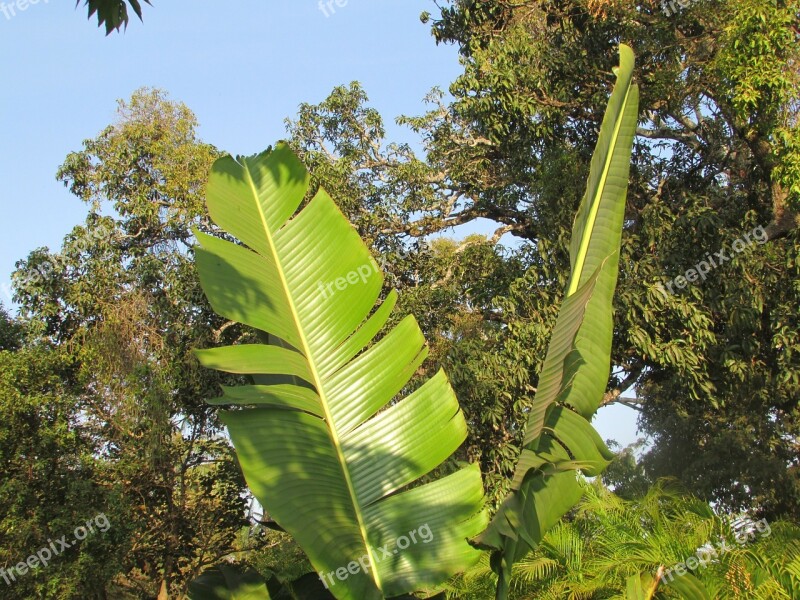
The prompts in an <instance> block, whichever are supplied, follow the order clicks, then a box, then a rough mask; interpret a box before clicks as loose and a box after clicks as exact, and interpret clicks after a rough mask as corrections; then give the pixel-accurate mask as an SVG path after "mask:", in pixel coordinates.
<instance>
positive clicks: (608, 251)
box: [476, 45, 638, 598]
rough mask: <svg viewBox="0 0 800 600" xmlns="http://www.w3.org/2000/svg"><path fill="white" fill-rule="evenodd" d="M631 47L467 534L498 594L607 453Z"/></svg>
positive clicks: (631, 109)
mask: <svg viewBox="0 0 800 600" xmlns="http://www.w3.org/2000/svg"><path fill="white" fill-rule="evenodd" d="M633 62H634V59H633V52H632V51H631V49H630V48H628V47H627V46H625V45H620V66H619V68H618V69H617V70H616V73H617V83H616V85H615V87H614V91H613V93H612V95H611V98H610V100H609V103H608V109H607V110H606V114H605V117H604V119H603V124H602V127H601V129H600V135H599V138H598V141H597V146H596V148H595V152H594V156H593V157H592V163H591V169H590V174H589V180H588V185H587V189H586V194H585V195H584V198H583V201H582V203H581V206H580V209H579V211H578V214H577V216H576V218H575V223H574V225H573V229H572V242H571V247H570V262H571V274H570V279H569V284H568V288H567V292H566V295H565V299H564V302H563V304H562V306H561V310H560V312H559V315H558V319H557V321H556V326H555V328H554V330H553V334H552V338H551V340H550V345H549V348H548V351H547V355H546V357H545V362H544V364H543V366H542V372H541V374H540V377H539V386H538V391H537V393H536V396H535V398H534V403H533V406H532V408H531V412H530V414H529V418H528V422H527V424H526V428H525V437H524V446H523V450H522V453H521V456H520V459H519V462H518V465H517V469H516V473H515V477H514V483H513V486H512V491H511V492H510V494H509V496H508V497H507V498H506V499H505V500H504V502H503V504H502V505H501V507H500V509H499V510H498V512H497V514H496V515H495V516H494V518H493V520H492V522H491V524H490V525H489V527H488V529H487V530H486V531H485V532H484V533H483V534H482V535H481V536H480V537H479V538H478V539H477V540H476V541H477V544H478V545H479V546H482V547H486V548H490V549H493V550H494V553H493V556H492V566H493V568H494V570H495V571H496V572H497V573H498V575H499V578H500V581H499V585H498V594H497V597H498V598H505V597H506V595H507V593H508V584H509V578H510V576H511V566H512V565H513V563H514V562H516V561H518V560H519V559H520V558H522V557H523V556H525V554H527V553H528V552H529V551H530V550H531V549H533V548H535V547H536V546H537V545H538V544H539V542H540V541H541V539H542V537H543V536H544V534H545V532H546V531H547V530H548V529H549V528H550V527H552V526H553V525H554V524H555V523H556V522H557V521H558V520H559V519H560V518H561V517H562V516H563V515H564V514H565V513H566V512H567V511H568V510H569V509H570V508H571V507H572V506H574V505H575V503H576V502H577V501H578V500H579V499H580V497H581V484H580V481H579V480H578V477H577V473H576V471H578V470H580V471H582V472H583V473H584V474H586V475H589V476H595V475H598V474H599V473H601V472H602V470H603V469H604V468H605V466H606V465H607V464H608V460H609V459H610V458H611V453H610V452H609V451H608V449H607V448H606V447H605V445H604V444H603V441H602V440H601V439H600V436H599V435H598V434H597V432H595V430H594V429H593V428H592V426H591V424H590V419H591V418H592V415H593V414H594V412H595V411H596V410H597V408H598V406H599V404H600V402H601V400H602V397H603V393H604V391H605V388H606V385H607V383H608V376H609V371H610V355H611V338H612V332H613V319H612V299H613V294H614V288H615V286H616V281H617V269H618V263H619V247H620V239H621V234H622V223H623V217H624V213H625V197H626V195H627V186H628V174H629V169H630V155H631V146H632V143H633V136H634V133H635V131H636V121H637V109H638V90H637V88H636V86H635V85H632V83H631V79H632V73H633Z"/></svg>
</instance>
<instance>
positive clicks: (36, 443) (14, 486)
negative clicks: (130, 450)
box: [0, 346, 126, 599]
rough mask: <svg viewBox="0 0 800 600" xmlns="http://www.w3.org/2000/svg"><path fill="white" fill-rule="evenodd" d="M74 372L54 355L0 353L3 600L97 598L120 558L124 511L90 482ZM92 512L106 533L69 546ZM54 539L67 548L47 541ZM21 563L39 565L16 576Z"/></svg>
mask: <svg viewBox="0 0 800 600" xmlns="http://www.w3.org/2000/svg"><path fill="white" fill-rule="evenodd" d="M74 370H75V363H74V360H73V359H72V357H70V356H69V354H68V353H66V352H63V351H61V350H59V349H54V348H48V347H45V346H34V347H26V348H23V349H20V350H17V351H15V352H9V351H5V350H3V351H0V422H2V423H3V427H2V429H0V532H2V536H1V537H0V539H2V543H1V544H0V567H1V568H2V569H3V571H0V577H1V578H2V579H3V581H2V582H0V585H2V588H3V590H4V591H3V597H4V598H19V599H22V598H34V597H47V598H104V597H105V595H104V589H105V586H106V585H108V584H109V582H110V581H111V579H112V578H113V577H114V575H115V574H116V570H117V569H118V567H119V565H120V563H121V561H122V560H123V558H124V550H125V545H124V541H125V530H126V521H125V514H124V510H120V509H121V505H120V499H119V498H117V497H115V493H114V490H113V488H108V487H103V486H102V485H100V483H99V481H98V477H97V463H96V461H95V459H94V455H95V454H96V453H97V452H99V451H100V447H99V446H98V444H97V443H96V440H95V439H94V437H93V436H92V435H91V432H90V430H89V428H88V427H86V426H85V425H84V424H83V423H82V422H81V406H80V402H79V401H78V399H77V397H76V396H75V394H74V391H73V390H72V389H71V386H70V385H69V381H70V380H72V379H73V377H74ZM98 513H103V514H104V515H105V517H106V519H107V521H108V523H109V524H110V528H109V529H107V531H105V532H101V531H98V530H95V531H94V532H93V533H91V534H90V535H88V536H87V538H86V539H85V540H83V541H81V542H79V543H74V544H73V542H74V541H75V538H74V531H75V529H76V527H79V526H81V525H83V524H85V523H86V522H87V521H90V520H92V519H94V518H95V517H96V515H97V514H98ZM62 536H66V538H65V539H66V540H67V543H70V544H72V545H73V547H72V548H70V549H64V547H63V546H62V545H60V544H59V545H51V544H50V542H51V541H52V540H59V539H61V537H62ZM43 549H44V550H43ZM56 550H58V551H59V553H55V551H56ZM40 551H42V552H41V553H40V554H39V555H38V556H37V553H39V552H40ZM45 552H46V553H45ZM48 555H49V556H48ZM29 556H36V557H37V558H39V559H40V560H39V561H37V566H38V568H37V569H35V570H31V571H30V572H26V570H20V569H19V567H18V565H19V564H20V563H24V562H25V561H27V560H28V557H29ZM42 561H47V563H48V564H43V562H42ZM23 568H24V566H23Z"/></svg>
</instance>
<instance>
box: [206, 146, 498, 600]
mask: <svg viewBox="0 0 800 600" xmlns="http://www.w3.org/2000/svg"><path fill="white" fill-rule="evenodd" d="M308 181H309V177H308V173H307V172H306V169H305V167H304V166H303V165H302V164H301V163H300V162H299V161H298V160H297V158H296V157H295V156H294V155H293V154H292V152H291V151H290V150H289V148H288V147H287V146H286V145H284V144H280V145H278V146H277V147H276V149H275V150H274V151H272V152H265V153H262V154H260V155H257V156H253V157H248V158H239V159H237V160H234V159H233V158H231V157H225V158H222V159H220V160H218V161H217V162H216V163H215V165H214V167H213V169H212V172H211V175H210V178H209V182H208V188H207V201H208V208H209V212H210V214H211V217H212V218H213V220H214V221H215V222H216V223H217V224H218V225H219V226H220V227H221V228H223V229H224V230H226V231H227V232H228V233H229V234H231V235H233V236H235V237H236V238H238V240H239V241H240V242H242V244H244V245H237V244H234V243H232V242H229V241H225V240H221V239H218V238H214V237H211V236H208V235H204V234H201V233H197V238H198V241H199V243H200V246H199V247H198V248H197V249H196V252H195V253H196V263H197V268H198V272H199V275H200V282H201V284H202V287H203V290H204V291H205V293H206V296H207V297H208V299H209V302H210V303H211V305H212V307H213V308H214V310H215V311H216V312H218V313H219V314H220V315H222V316H224V317H226V318H228V319H231V320H234V321H238V322H241V323H244V324H246V325H249V326H251V327H254V328H256V329H258V330H261V331H263V332H266V333H267V334H268V335H267V336H264V338H263V339H266V340H267V341H268V343H266V344H248V345H240V346H230V347H224V348H214V349H208V350H200V351H198V352H197V356H198V358H199V360H200V362H201V363H202V364H203V365H204V366H206V367H209V368H214V369H219V370H222V371H227V372H230V373H237V374H247V375H251V376H253V381H254V382H255V385H246V386H240V387H226V388H225V389H224V391H223V396H222V397H221V398H218V399H216V400H214V401H212V402H213V403H214V404H217V405H227V406H229V407H230V408H228V409H226V410H222V411H221V413H220V418H221V419H222V421H223V422H224V423H225V424H226V425H227V427H228V430H229V433H230V436H231V439H232V440H233V443H234V445H235V447H236V450H237V454H238V458H239V462H240V463H241V466H242V469H243V471H244V474H245V477H246V478H247V482H248V484H249V486H250V488H251V489H252V491H253V493H254V494H255V496H256V497H257V498H258V499H259V501H260V502H261V504H262V505H263V506H264V508H265V509H266V511H267V512H268V513H269V515H270V517H271V518H272V519H274V520H275V521H276V522H277V523H278V524H279V525H280V526H281V527H283V528H284V529H285V530H286V531H287V532H289V533H290V534H291V535H292V536H293V537H294V538H295V539H296V540H297V542H298V543H299V544H300V546H301V547H302V548H303V550H304V551H305V552H306V554H307V555H308V557H309V559H310V560H311V563H312V565H313V566H314V568H315V569H316V570H317V571H318V573H319V574H320V576H321V577H322V578H323V580H324V581H325V584H326V585H327V586H329V587H330V591H331V592H332V593H333V594H334V595H335V596H336V597H337V598H341V599H350V598H352V599H355V600H364V599H377V598H383V597H390V596H397V595H400V594H404V593H408V592H411V591H414V590H418V589H421V588H423V587H430V586H434V585H437V584H439V583H441V582H442V581H444V580H445V579H447V578H448V577H449V576H450V575H451V574H453V573H454V572H456V571H459V570H462V569H465V568H467V567H468V566H470V565H471V564H473V563H474V562H475V561H477V560H478V558H479V552H478V551H477V550H475V549H474V548H473V547H472V546H470V545H469V544H468V543H467V539H468V538H471V537H473V536H475V535H477V534H478V533H479V532H480V531H481V530H482V529H483V528H484V527H485V525H486V523H487V520H488V519H487V515H486V513H485V511H484V508H483V502H484V497H483V486H482V483H481V478H480V472H479V470H478V468H477V466H476V465H472V466H468V467H465V468H462V469H461V470H459V471H456V472H455V473H453V474H451V475H448V476H446V477H443V478H440V479H436V480H434V481H430V482H428V483H425V484H424V485H417V483H418V480H419V479H420V478H421V477H422V476H424V475H427V474H428V473H430V472H431V471H432V470H433V469H435V468H436V467H437V466H439V465H440V464H441V463H442V462H443V461H445V460H446V459H447V458H448V457H449V456H450V455H451V454H452V453H453V452H454V451H455V450H456V449H457V448H458V447H459V445H460V444H461V443H462V442H463V441H464V439H465V437H466V433H467V426H466V422H465V420H464V416H463V413H462V412H461V409H460V407H459V405H458V401H457V399H456V397H455V394H454V393H453V390H452V388H451V387H450V384H449V382H448V380H447V377H446V376H445V374H444V373H443V372H441V371H440V372H439V373H437V374H436V375H435V376H434V377H432V378H430V379H429V380H428V381H426V382H425V383H424V384H423V385H421V386H420V387H419V388H418V389H416V390H415V391H413V392H412V393H410V394H408V395H407V396H406V397H404V398H399V396H398V395H399V394H400V393H401V392H403V391H404V390H406V388H407V386H408V383H409V380H410V379H411V377H412V376H413V375H414V374H415V373H416V372H417V370H418V369H419V366H420V365H421V363H422V361H423V360H424V359H425V357H426V356H427V347H426V345H425V340H424V338H423V336H422V332H421V331H420V329H419V326H418V325H417V322H416V320H415V319H414V318H413V317H412V316H407V317H405V318H404V319H402V320H401V321H400V322H399V323H398V324H397V325H396V326H395V327H394V328H392V329H391V330H389V331H385V330H384V326H385V324H386V323H387V321H388V319H389V317H390V315H391V312H392V309H393V308H394V305H395V302H396V294H394V293H390V294H389V295H388V296H387V298H386V299H385V300H384V301H383V302H382V303H380V304H378V305H377V307H376V303H377V302H378V298H379V294H380V292H381V289H382V287H383V275H382V273H381V272H380V270H379V268H378V266H377V264H376V263H375V261H374V260H373V259H372V256H371V254H370V252H369V250H368V248H367V247H366V246H365V245H364V243H363V242H362V240H361V239H360V238H359V236H358V234H357V233H356V231H355V230H354V229H353V227H352V226H351V225H350V224H349V223H348V222H347V220H346V218H345V217H344V215H342V213H341V212H340V211H339V209H338V208H337V206H336V205H335V204H334V202H333V201H332V200H331V199H330V197H329V196H328V194H327V193H325V191H324V190H319V191H318V192H317V193H316V195H315V196H314V197H313V199H311V200H310V201H309V202H308V203H307V204H306V205H305V206H304V207H303V208H302V210H299V212H298V208H299V207H300V205H301V203H302V202H303V199H304V197H305V195H306V192H307V190H308ZM406 542H408V543H407V544H406ZM403 545H405V546H406V547H402V546H403ZM387 551H388V552H387ZM395 551H396V552H395ZM337 573H338V576H337Z"/></svg>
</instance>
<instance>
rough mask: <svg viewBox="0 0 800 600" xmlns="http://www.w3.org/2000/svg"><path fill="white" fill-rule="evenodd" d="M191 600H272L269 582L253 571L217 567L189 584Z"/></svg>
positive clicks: (231, 566) (229, 566) (225, 566)
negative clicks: (268, 586)
mask: <svg viewBox="0 0 800 600" xmlns="http://www.w3.org/2000/svg"><path fill="white" fill-rule="evenodd" d="M189 598H190V600H270V598H272V596H271V595H270V593H269V590H268V588H267V582H266V581H264V578H263V577H261V575H259V574H258V572H256V571H255V570H253V569H245V570H242V568H241V567H239V566H237V565H226V564H222V565H216V566H214V567H211V568H210V569H206V570H205V571H204V572H203V573H202V574H201V575H200V577H198V578H197V579H195V580H194V581H192V583H190V584H189Z"/></svg>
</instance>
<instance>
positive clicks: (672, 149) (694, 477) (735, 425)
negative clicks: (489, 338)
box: [409, 0, 800, 516]
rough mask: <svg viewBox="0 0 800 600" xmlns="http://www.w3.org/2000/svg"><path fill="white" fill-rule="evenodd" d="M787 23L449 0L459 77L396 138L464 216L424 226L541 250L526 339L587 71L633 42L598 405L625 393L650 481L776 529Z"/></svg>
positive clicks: (581, 155)
mask: <svg viewBox="0 0 800 600" xmlns="http://www.w3.org/2000/svg"><path fill="white" fill-rule="evenodd" d="M799 13H800V6H799V5H798V3H797V2H780V3H777V4H775V3H771V2H765V1H762V0H746V1H741V2H731V3H723V4H721V5H719V6H718V7H715V10H713V11H712V10H708V7H707V6H705V5H703V4H699V3H696V4H693V5H692V6H691V7H689V8H688V9H686V10H684V11H681V12H680V13H679V14H676V15H673V17H672V18H667V16H666V15H664V14H663V13H662V12H661V11H660V9H659V7H658V6H657V5H654V4H647V3H644V4H642V3H635V2H634V3H624V2H623V3H619V2H594V1H592V0H575V1H567V2H561V3H555V4H553V3H551V4H541V3H539V2H514V3H511V2H505V1H502V0H498V1H489V2H475V1H472V0H464V1H456V2H448V3H446V4H445V6H444V7H443V8H442V10H441V14H440V15H438V16H437V17H436V18H435V19H434V20H433V32H434V35H435V36H436V38H437V40H438V41H440V42H442V43H455V44H457V45H458V47H459V49H460V51H461V54H462V56H463V61H464V65H465V68H464V73H463V75H461V76H460V77H459V78H458V79H457V80H456V81H455V82H454V83H453V85H452V86H451V89H450V91H451V93H452V94H453V96H454V101H453V103H452V104H451V105H449V106H447V107H441V106H440V107H439V108H437V109H436V110H434V111H432V112H431V113H429V115H427V117H423V118H419V119H415V120H410V121H409V122H411V123H412V124H414V125H415V126H416V127H418V128H419V129H420V130H421V131H423V132H424V133H425V135H426V139H428V140H429V147H428V157H429V160H430V161H431V162H433V161H436V166H437V167H438V168H437V169H436V170H438V171H440V172H443V173H446V174H447V177H448V181H452V185H453V187H454V188H456V189H457V190H458V192H461V195H460V199H461V200H462V202H463V205H457V204H455V205H453V206H452V207H450V206H449V205H446V204H443V203H439V204H434V203H431V204H433V206H434V207H437V208H439V209H440V210H442V211H443V212H442V220H443V221H444V222H447V221H448V220H449V221H450V222H465V221H469V220H472V219H474V218H475V217H479V216H480V217H486V218H490V219H492V220H494V221H497V222H498V223H500V224H503V225H504V227H505V228H506V229H507V230H509V231H511V232H513V233H515V234H516V235H518V236H520V237H522V238H524V239H525V240H526V241H527V242H528V243H529V244H530V246H531V247H532V248H535V249H536V250H538V251H539V252H540V254H539V262H535V261H531V262H530V263H528V264H529V266H530V268H531V270H533V271H534V272H535V273H536V275H537V276H538V278H537V280H536V283H537V284H538V287H539V289H536V288H533V289H535V292H534V294H535V295H534V296H533V298H532V301H531V300H526V301H525V302H526V304H528V305H532V306H531V308H530V310H529V311H526V312H525V313H524V315H523V316H524V317H525V318H523V319H521V320H522V322H523V323H526V322H529V321H530V319H531V316H532V317H533V318H534V319H535V318H536V317H535V315H536V314H537V313H540V312H541V310H543V306H544V305H543V303H542V302H541V301H540V300H539V297H540V295H545V296H550V295H552V293H553V291H552V290H554V289H557V286H556V280H557V275H555V273H557V272H558V266H559V265H561V264H563V260H564V255H563V254H562V253H561V252H559V251H558V250H557V251H556V252H541V251H542V250H547V249H549V248H556V249H561V248H565V247H566V244H565V243H564V235H565V232H566V231H567V229H568V223H569V221H568V215H569V211H570V210H572V207H573V206H574V203H575V201H576V188H575V187H574V186H572V185H570V184H571V183H572V182H573V181H575V180H577V179H579V177H578V176H579V175H580V174H581V173H582V172H585V171H584V170H585V168H586V166H585V165H586V163H587V157H588V156H589V154H590V149H591V145H590V144H591V142H592V140H593V133H592V129H594V128H596V127H597V119H598V118H599V115H600V114H602V111H601V110H600V103H601V101H602V93H601V91H602V85H603V80H604V78H605V73H606V72H607V71H608V69H609V67H610V62H606V63H605V64H603V61H604V60H605V61H610V60H611V56H612V54H611V50H612V40H617V39H620V40H623V41H629V42H630V43H631V44H632V46H633V47H634V50H635V51H636V53H637V57H638V58H639V61H638V64H639V65H640V66H639V68H638V69H637V74H636V76H637V80H638V81H639V83H640V85H641V90H642V100H641V102H642V109H643V110H642V112H643V114H644V115H645V116H646V120H645V122H644V123H642V124H640V127H639V129H638V131H637V133H638V140H637V145H636V149H635V159H634V170H633V175H632V176H633V179H632V183H631V191H630V198H631V200H630V203H629V210H628V214H627V215H626V218H627V221H626V230H625V234H624V239H623V256H622V259H621V265H622V272H621V280H620V294H619V296H618V298H617V301H616V306H617V314H618V315H619V316H620V319H621V320H620V322H619V326H618V328H617V332H616V335H615V344H614V363H615V365H617V367H618V369H616V370H615V372H616V373H618V374H617V375H615V376H614V377H613V378H612V380H611V382H610V385H609V390H608V395H607V401H608V402H612V401H615V400H616V399H618V398H619V397H620V395H621V393H622V392H624V391H625V389H627V388H628V387H630V386H631V385H632V384H634V383H636V384H637V386H638V389H639V390H640V393H639V394H638V398H639V403H640V404H641V408H642V425H643V427H644V428H645V430H646V431H647V432H648V433H650V434H651V435H653V436H654V438H655V443H654V444H653V449H652V450H651V452H650V453H649V457H648V459H647V460H646V462H647V464H648V465H649V468H650V469H651V471H652V472H653V474H656V475H659V474H662V475H663V474H674V475H678V476H680V477H681V478H682V479H683V480H684V481H685V482H686V483H687V484H688V485H690V487H691V489H692V490H693V491H695V492H696V493H698V494H701V495H702V496H703V497H705V498H708V499H714V500H716V501H717V502H720V503H722V504H724V505H726V506H728V507H730V508H732V509H733V508H741V507H744V506H747V505H748V504H749V503H750V502H751V501H753V500H754V501H755V503H756V504H757V505H758V506H759V507H760V509H761V510H762V511H763V512H764V514H769V515H777V514H786V515H794V516H797V515H798V514H800V513H798V512H797V511H798V510H800V509H798V507H799V506H800V491H799V490H800V488H798V471H797V460H798V458H797V453H796V447H795V444H796V439H797V435H798V429H800V421H798V418H799V417H800V412H798V408H797V400H798V398H800V388H799V387H798V385H799V384H800V363H798V356H800V354H798V348H800V337H799V335H800V334H798V331H800V323H798V313H797V310H796V307H797V305H798V300H800V298H798V291H797V286H795V285H794V284H793V283H792V282H793V281H795V280H796V279H797V278H798V275H799V274H800V273H799V272H798V261H797V256H798V248H799V246H798V236H797V223H798V220H797V210H798V207H799V206H800V195H799V194H798V192H800V188H798V182H799V181H800V179H798V173H800V171H798V169H797V165H798V164H799V161H800V152H798V140H800V129H799V125H798V112H797V109H798V89H800V87H798V73H800V71H799V70H798V69H799V68H800V60H798V59H799V58H800V57H799V56H798V52H799V50H798V48H800V44H798V43H797V42H798V39H800V38H798V30H797V27H796V23H797V17H798V14H799ZM598 65H600V66H599V67H598ZM529 148H532V149H533V151H529V150H528V149H529ZM458 192H456V193H458ZM758 226H763V228H764V231H765V236H766V243H764V244H758V243H754V244H750V245H749V246H748V248H747V251H745V252H742V253H740V254H738V255H736V256H735V257H734V258H732V259H730V260H729V261H727V262H726V263H725V264H722V265H721V266H719V267H718V268H716V269H714V270H713V271H712V272H711V273H710V274H709V275H708V277H707V278H705V280H704V281H698V282H697V283H696V284H695V285H690V286H689V287H688V288H687V289H685V290H681V289H677V288H676V289H675V292H676V293H674V294H672V293H665V292H662V291H661V289H662V287H661V286H663V285H664V284H665V282H666V281H667V280H669V279H672V278H673V277H675V276H677V275H681V274H683V273H684V272H685V271H686V270H687V269H690V268H692V267H693V266H694V265H696V264H697V263H698V262H699V261H701V260H704V259H705V257H706V256H707V255H708V254H709V253H714V252H717V251H720V250H721V249H726V248H727V251H728V253H729V254H730V253H731V247H732V245H733V244H734V243H735V241H736V240H737V239H739V238H741V237H742V236H743V235H744V234H746V233H750V232H753V231H754V230H756V228H757V227H758ZM542 262H543V263H544V264H541V263H542ZM695 278H697V274H695ZM558 283H561V282H558ZM643 286H644V287H645V293H642V287H643ZM532 287H533V286H531V287H529V288H528V290H530V289H532ZM542 288H544V289H545V290H547V291H545V292H541V291H540V290H541V289H542ZM509 297H510V299H509V301H511V300H512V299H516V298H517V296H516V295H514V294H509ZM517 302H522V300H521V299H520V300H517ZM512 305H516V303H514V304H512ZM501 318H502V319H503V320H504V321H507V322H509V330H511V331H518V332H521V334H522V335H525V334H526V333H527V332H524V330H521V329H520V328H518V327H514V326H513V325H512V324H513V323H515V322H517V321H519V320H520V319H518V318H516V315H513V314H508V313H507V316H506V315H504V316H503V317H501ZM509 337H512V336H509ZM533 342H534V343H531V344H528V346H529V347H533V348H536V347H537V344H536V343H535V342H536V338H534V340H533ZM754 444H755V448H754ZM698 449H702V451H698ZM753 450H755V452H753ZM731 456H733V457H734V460H731Z"/></svg>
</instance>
